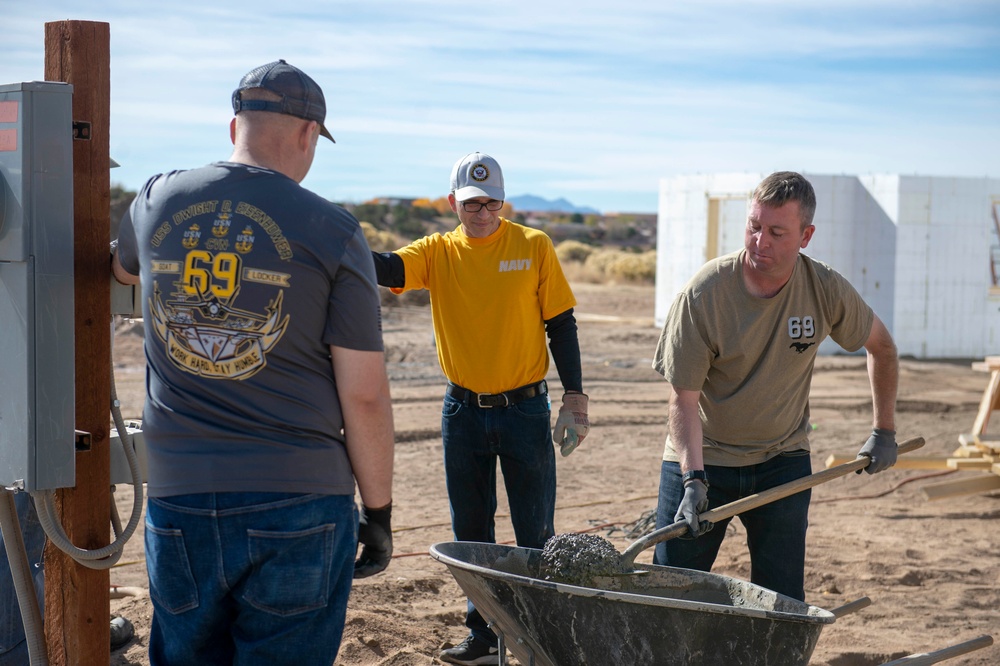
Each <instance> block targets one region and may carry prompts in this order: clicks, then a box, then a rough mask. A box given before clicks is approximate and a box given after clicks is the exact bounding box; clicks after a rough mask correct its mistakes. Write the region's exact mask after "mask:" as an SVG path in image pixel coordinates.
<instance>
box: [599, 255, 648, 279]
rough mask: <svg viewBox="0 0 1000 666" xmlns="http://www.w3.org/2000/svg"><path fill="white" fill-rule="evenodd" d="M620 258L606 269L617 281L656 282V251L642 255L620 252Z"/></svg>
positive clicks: (607, 273) (608, 274) (606, 272)
mask: <svg viewBox="0 0 1000 666" xmlns="http://www.w3.org/2000/svg"><path fill="white" fill-rule="evenodd" d="M618 255H619V256H618V257H617V258H615V260H614V261H612V262H610V263H609V264H608V265H607V266H606V267H605V269H604V271H605V274H606V275H607V276H608V277H610V278H612V279H615V280H625V281H627V282H654V281H655V280H656V250H649V251H647V252H643V253H641V254H634V253H632V252H619V253H618Z"/></svg>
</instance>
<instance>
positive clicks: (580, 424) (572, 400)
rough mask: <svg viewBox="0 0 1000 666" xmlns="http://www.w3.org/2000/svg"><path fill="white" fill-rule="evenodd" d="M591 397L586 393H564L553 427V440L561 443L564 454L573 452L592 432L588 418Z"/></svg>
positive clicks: (560, 446) (560, 448) (560, 447)
mask: <svg viewBox="0 0 1000 666" xmlns="http://www.w3.org/2000/svg"><path fill="white" fill-rule="evenodd" d="M589 403H590V398H588V397H587V394H586V393H564V394H563V398H562V407H560V408H559V416H558V417H557V418H556V425H555V428H553V429H552V441H554V442H556V443H557V444H559V450H560V451H561V452H562V454H563V455H564V456H568V455H569V454H571V453H573V449H575V448H576V447H578V446H579V445H580V444H581V443H582V442H583V439H584V437H586V436H587V433H588V432H590V419H589V418H587V406H588V404H589Z"/></svg>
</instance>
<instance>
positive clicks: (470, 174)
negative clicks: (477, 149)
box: [451, 153, 504, 201]
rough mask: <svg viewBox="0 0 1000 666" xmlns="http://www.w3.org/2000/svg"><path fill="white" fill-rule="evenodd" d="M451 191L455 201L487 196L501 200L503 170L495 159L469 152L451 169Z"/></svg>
mask: <svg viewBox="0 0 1000 666" xmlns="http://www.w3.org/2000/svg"><path fill="white" fill-rule="evenodd" d="M451 191H452V192H454V193H455V200H456V201H466V200H468V199H473V198H475V197H489V198H490V199H499V200H500V201H503V199H504V194H503V172H502V171H500V165H499V164H497V161H496V160H495V159H493V158H492V157H490V156H489V155H486V154H485V153H469V154H468V155H466V156H465V157H463V158H462V159H460V160H459V161H457V162H455V166H454V168H453V169H452V170H451Z"/></svg>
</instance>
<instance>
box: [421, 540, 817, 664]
mask: <svg viewBox="0 0 1000 666" xmlns="http://www.w3.org/2000/svg"><path fill="white" fill-rule="evenodd" d="M430 553H431V557H434V558H435V559H437V560H438V561H440V562H443V563H444V564H445V565H446V566H447V567H448V569H449V570H450V571H451V574H452V575H453V576H454V577H455V580H456V581H457V582H458V584H459V586H460V587H461V588H462V590H463V591H464V592H465V594H466V595H468V597H469V598H470V599H472V601H473V603H474V604H475V605H476V608H477V609H478V610H479V612H480V613H481V614H482V615H483V617H484V618H486V619H487V621H488V622H489V623H490V626H491V628H492V629H493V631H494V632H495V633H496V634H497V635H498V636H500V637H501V648H502V649H501V654H502V655H504V654H505V649H509V650H510V652H511V653H512V654H513V655H514V656H515V657H517V659H518V661H519V662H520V663H521V664H525V665H530V666H567V665H568V664H574V665H576V664H600V665H604V664H663V665H673V664H676V665H678V666H681V665H688V664H727V666H729V665H731V666H767V665H772V664H787V665H788V666H806V665H807V664H808V663H809V657H810V656H811V655H812V652H813V650H814V649H815V647H816V642H817V641H818V640H819V634H820V631H821V630H822V628H823V627H824V626H826V625H827V624H830V623H832V622H834V620H835V619H836V617H835V616H834V614H833V613H831V612H830V611H827V610H823V609H821V608H817V607H816V606H810V605H809V604H806V603H804V602H801V601H798V600H796V599H792V598H790V597H785V596H783V595H780V594H778V593H776V592H772V591H771V590H767V589H765V588H763V587H760V586H758V585H754V584H752V583H748V582H745V581H741V580H737V579H735V578H730V577H728V576H722V575H719V574H712V573H705V572H702V571H693V570H690V569H679V568H675V567H663V566H657V565H636V566H637V568H639V569H641V570H644V571H646V572H647V573H645V574H643V575H641V576H634V577H629V579H628V581H629V582H628V584H627V585H623V586H622V589H621V590H614V591H612V590H602V589H597V588H589V587H579V586H575V585H567V584H564V583H557V582H554V581H549V580H544V579H543V578H542V577H541V575H540V572H541V566H542V557H541V551H540V550H538V549H532V548H518V547H514V546H505V545H498V544H487V543H473V542H465V541H451V542H446V543H438V544H435V545H433V546H431V550H430ZM504 648H505V649H504ZM501 663H506V662H505V661H503V662H501Z"/></svg>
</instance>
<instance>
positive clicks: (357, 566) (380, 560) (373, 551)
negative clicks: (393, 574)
mask: <svg viewBox="0 0 1000 666" xmlns="http://www.w3.org/2000/svg"><path fill="white" fill-rule="evenodd" d="M391 519H392V502H389V503H388V504H386V505H385V506H384V507H383V508H381V509H369V508H368V507H366V506H365V505H364V504H362V505H361V516H360V520H359V522H358V545H359V546H363V548H362V549H361V557H359V558H358V559H357V561H356V562H355V563H354V577H355V578H367V577H368V576H373V575H375V574H377V573H379V572H380V571H384V570H385V568H386V567H387V566H389V559H390V558H391V557H392V527H391V526H390V523H391Z"/></svg>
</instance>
